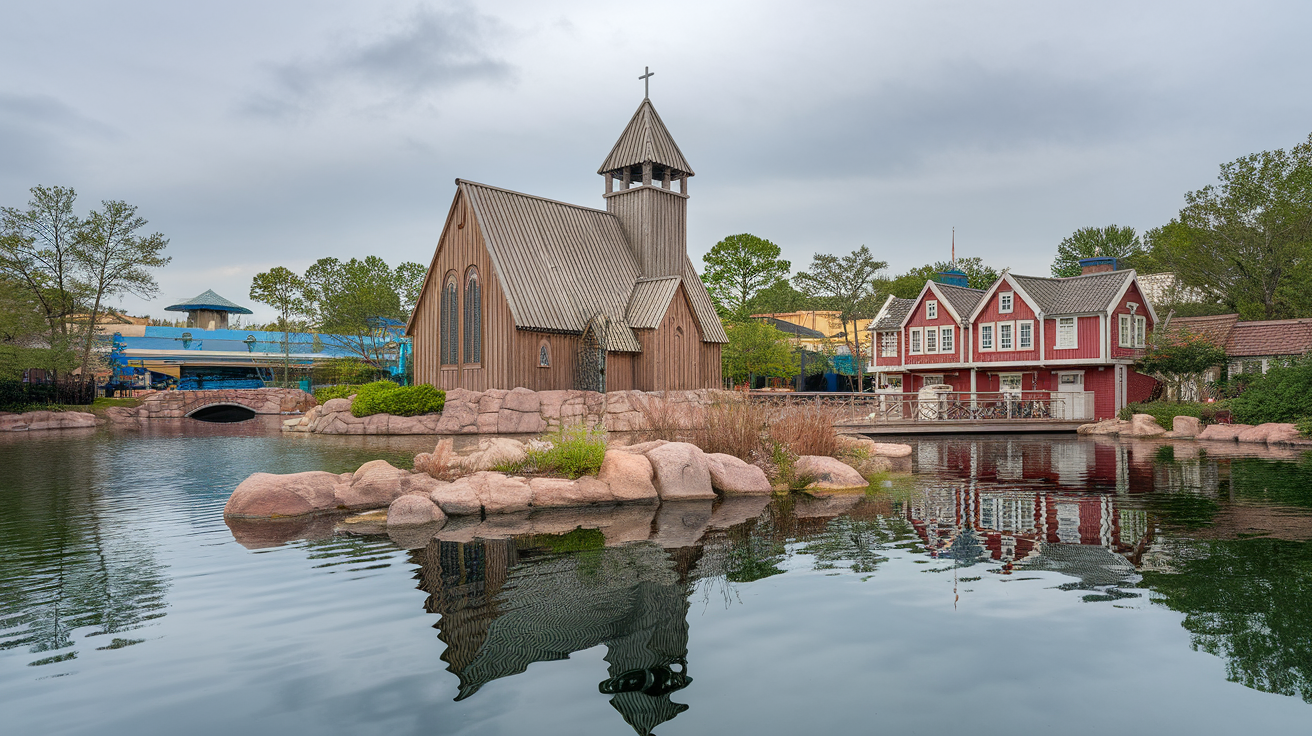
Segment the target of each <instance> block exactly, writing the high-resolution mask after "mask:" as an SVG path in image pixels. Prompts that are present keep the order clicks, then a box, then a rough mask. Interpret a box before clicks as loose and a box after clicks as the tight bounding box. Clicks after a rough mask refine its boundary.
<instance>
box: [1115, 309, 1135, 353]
mask: <svg viewBox="0 0 1312 736" xmlns="http://www.w3.org/2000/svg"><path fill="white" fill-rule="evenodd" d="M1120 317H1121V319H1120V325H1119V329H1118V330H1117V331H1116V344H1117V345H1120V346H1121V347H1123V348H1132V347H1134V327H1133V326H1131V324H1130V323H1131V320H1132V319H1133V318H1132V317H1131V316H1130V315H1128V314H1122V315H1120Z"/></svg>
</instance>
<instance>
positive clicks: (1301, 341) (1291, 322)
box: [1225, 319, 1312, 358]
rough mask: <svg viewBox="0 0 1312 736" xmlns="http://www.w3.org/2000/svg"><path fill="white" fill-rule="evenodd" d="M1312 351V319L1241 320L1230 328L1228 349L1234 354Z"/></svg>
mask: <svg viewBox="0 0 1312 736" xmlns="http://www.w3.org/2000/svg"><path fill="white" fill-rule="evenodd" d="M1309 351H1312V319H1276V320H1262V321H1257V322H1239V323H1237V324H1235V326H1234V329H1233V330H1231V332H1230V340H1229V342H1228V343H1227V344H1226V346H1225V352H1226V354H1227V355H1229V356H1230V357H1232V358H1256V357H1259V356H1268V355H1303V354H1305V353H1307V352H1309Z"/></svg>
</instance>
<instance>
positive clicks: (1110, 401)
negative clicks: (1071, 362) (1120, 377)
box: [1084, 365, 1116, 419]
mask: <svg viewBox="0 0 1312 736" xmlns="http://www.w3.org/2000/svg"><path fill="white" fill-rule="evenodd" d="M1084 390H1085V391H1092V392H1094V393H1093V418H1094V419H1110V418H1112V417H1114V416H1116V368H1115V367H1114V366H1110V365H1109V366H1106V367H1105V368H1104V369H1103V370H1098V367H1097V366H1089V367H1088V368H1085V369H1084Z"/></svg>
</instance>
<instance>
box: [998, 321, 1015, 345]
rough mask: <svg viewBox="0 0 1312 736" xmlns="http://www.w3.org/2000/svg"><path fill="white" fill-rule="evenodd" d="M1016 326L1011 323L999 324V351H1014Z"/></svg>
mask: <svg viewBox="0 0 1312 736" xmlns="http://www.w3.org/2000/svg"><path fill="white" fill-rule="evenodd" d="M1015 330H1016V325H1015V324H1013V323H1011V322H999V323H998V350H1014V349H1015V347H1016V346H1015V343H1014V342H1013V341H1012V337H1013V333H1014V332H1015Z"/></svg>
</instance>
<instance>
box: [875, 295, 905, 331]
mask: <svg viewBox="0 0 1312 736" xmlns="http://www.w3.org/2000/svg"><path fill="white" fill-rule="evenodd" d="M915 303H916V300H915V299H903V298H902V297H898V296H893V295H891V294H890V295H889V297H888V298H887V299H885V300H884V306H882V307H880V308H879V314H876V315H875V321H874V322H872V323H870V329H872V330H874V331H875V332H896V331H897V330H899V329H901V327H902V321H903V320H905V319H906V318H907V314H909V313H910V312H911V307H912V305H914V304H915Z"/></svg>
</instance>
